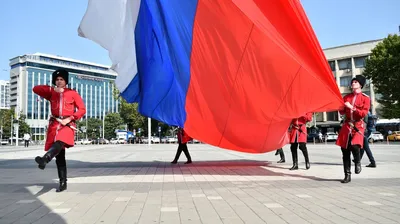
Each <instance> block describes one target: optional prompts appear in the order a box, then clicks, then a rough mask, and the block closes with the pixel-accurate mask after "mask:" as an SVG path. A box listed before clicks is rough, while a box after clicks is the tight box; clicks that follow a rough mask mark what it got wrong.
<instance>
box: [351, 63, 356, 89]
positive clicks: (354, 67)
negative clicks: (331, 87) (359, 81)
mask: <svg viewBox="0 0 400 224" xmlns="http://www.w3.org/2000/svg"><path fill="white" fill-rule="evenodd" d="M351 77H352V78H354V77H356V64H354V57H351ZM350 85H351V83H350Z"/></svg>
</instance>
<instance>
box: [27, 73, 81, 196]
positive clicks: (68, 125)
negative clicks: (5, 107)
mask: <svg viewBox="0 0 400 224" xmlns="http://www.w3.org/2000/svg"><path fill="white" fill-rule="evenodd" d="M68 76H69V73H68V72H67V71H66V70H64V69H59V70H56V71H55V72H53V74H52V84H53V85H55V87H52V86H48V85H38V86H35V87H34V88H33V92H34V93H36V94H37V95H39V96H41V97H43V98H45V99H46V100H48V101H50V106H51V118H50V120H49V125H48V128H47V138H46V144H45V147H44V150H45V151H46V153H45V154H44V156H43V157H40V156H37V157H36V158H35V161H36V163H37V164H38V167H39V168H40V169H42V170H43V169H44V168H45V167H46V164H47V163H49V162H50V161H51V160H52V159H53V158H54V157H56V164H57V170H58V177H59V178H60V187H59V189H58V190H57V191H59V192H61V191H64V190H65V189H67V165H66V161H65V149H66V148H70V147H73V146H74V144H75V142H74V136H75V130H74V129H73V128H76V123H75V121H77V120H79V119H81V117H83V115H85V113H86V108H85V104H84V103H83V100H82V98H81V96H80V95H79V94H78V93H77V92H76V91H75V90H72V89H69V88H66V86H67V85H68Z"/></svg>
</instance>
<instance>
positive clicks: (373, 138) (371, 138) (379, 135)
mask: <svg viewBox="0 0 400 224" xmlns="http://www.w3.org/2000/svg"><path fill="white" fill-rule="evenodd" d="M383 139H384V138H383V135H382V133H380V132H379V131H374V132H372V133H371V135H370V136H369V138H368V141H369V142H371V143H372V142H377V141H381V142H382V141H383Z"/></svg>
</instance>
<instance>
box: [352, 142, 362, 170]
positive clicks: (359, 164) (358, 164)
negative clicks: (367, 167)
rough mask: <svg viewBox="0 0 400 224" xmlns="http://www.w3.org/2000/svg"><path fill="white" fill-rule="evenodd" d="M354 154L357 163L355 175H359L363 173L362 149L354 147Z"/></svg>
mask: <svg viewBox="0 0 400 224" xmlns="http://www.w3.org/2000/svg"><path fill="white" fill-rule="evenodd" d="M352 153H353V157H354V163H355V168H354V173H356V174H359V173H361V161H360V148H358V147H355V146H353V149H352Z"/></svg>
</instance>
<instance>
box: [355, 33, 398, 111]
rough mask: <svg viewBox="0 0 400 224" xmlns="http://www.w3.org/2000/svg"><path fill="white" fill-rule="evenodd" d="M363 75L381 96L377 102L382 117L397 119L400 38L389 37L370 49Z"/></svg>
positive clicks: (395, 36) (396, 36)
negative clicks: (379, 105) (370, 52)
mask: <svg viewBox="0 0 400 224" xmlns="http://www.w3.org/2000/svg"><path fill="white" fill-rule="evenodd" d="M363 74H364V75H365V77H366V78H368V79H371V80H372V83H373V84H374V87H375V92H376V93H378V94H381V96H382V97H380V98H378V99H377V101H378V102H379V103H380V104H381V105H382V109H381V113H382V115H383V117H385V118H399V117H400V36H398V35H389V36H388V37H386V38H385V39H383V41H382V42H380V43H379V44H377V46H376V47H375V48H374V49H372V54H371V56H370V58H369V59H367V60H366V66H365V70H364V73H363Z"/></svg>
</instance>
